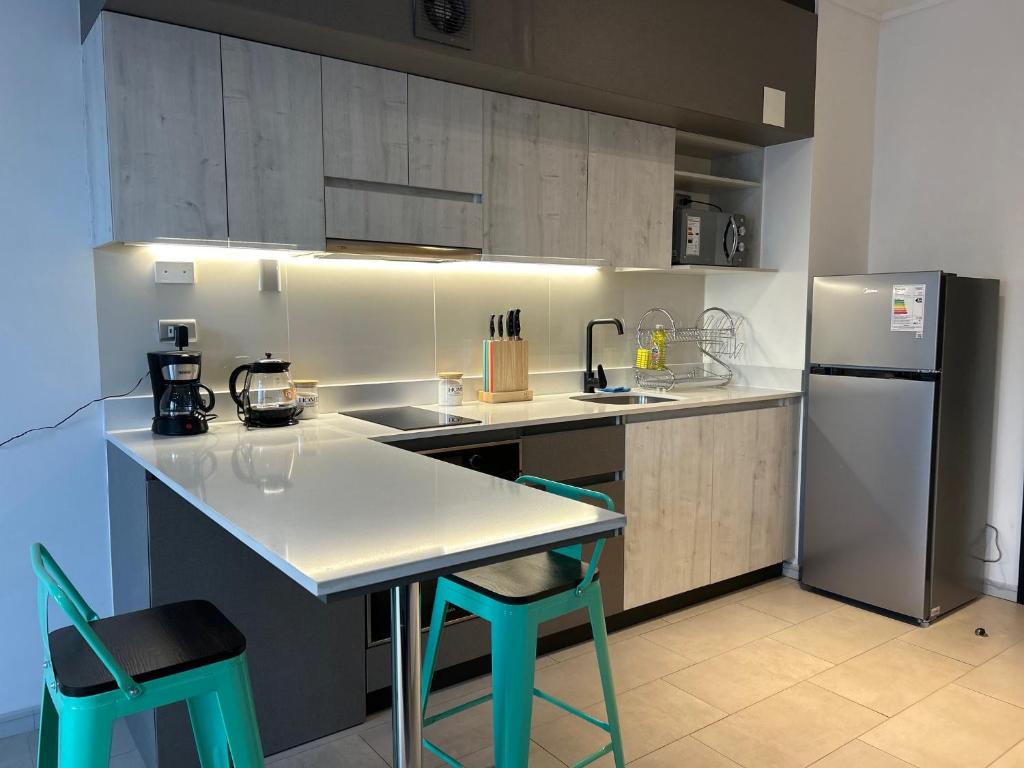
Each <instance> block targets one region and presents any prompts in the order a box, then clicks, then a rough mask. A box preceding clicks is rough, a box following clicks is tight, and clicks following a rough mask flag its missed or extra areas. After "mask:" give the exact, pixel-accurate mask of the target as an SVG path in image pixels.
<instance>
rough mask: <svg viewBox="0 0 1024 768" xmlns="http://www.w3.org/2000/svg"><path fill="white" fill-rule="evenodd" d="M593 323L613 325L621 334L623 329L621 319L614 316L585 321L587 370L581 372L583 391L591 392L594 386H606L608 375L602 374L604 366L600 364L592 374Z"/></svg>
mask: <svg viewBox="0 0 1024 768" xmlns="http://www.w3.org/2000/svg"><path fill="white" fill-rule="evenodd" d="M595 325H614V326H615V330H617V331H618V332H619V336H621V335H622V334H623V333H624V331H623V329H622V321H621V320H619V319H618V318H615V317H606V318H603V319H601V320H591V321H590V322H589V323H587V371H586V373H584V374H583V391H584V392H593V391H594V387H597V388H598V389H604V388H605V387H607V386H608V377H607V376H605V375H604V368H603V367H602V366H601V365H598V366H597V375H596V376H595V375H594V326H595Z"/></svg>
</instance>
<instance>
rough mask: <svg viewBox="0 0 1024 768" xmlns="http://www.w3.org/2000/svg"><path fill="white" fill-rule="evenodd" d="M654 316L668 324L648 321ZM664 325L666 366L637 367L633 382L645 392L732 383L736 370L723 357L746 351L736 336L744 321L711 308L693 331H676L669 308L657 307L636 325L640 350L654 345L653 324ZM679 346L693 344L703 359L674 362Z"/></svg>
mask: <svg viewBox="0 0 1024 768" xmlns="http://www.w3.org/2000/svg"><path fill="white" fill-rule="evenodd" d="M652 315H656V316H664V319H665V320H666V321H667V322H660V323H654V321H650V322H649V320H648V319H649V318H651V316H652ZM655 324H658V325H663V326H664V331H665V349H664V350H663V359H664V361H665V362H664V365H663V367H659V368H640V367H636V366H634V368H633V379H634V381H635V383H636V385H637V386H638V387H640V388H642V389H660V390H668V389H673V388H675V387H678V386H696V385H701V386H719V387H721V386H725V385H726V384H728V383H729V382H730V381H732V377H733V370H732V368H731V367H730V366H729V364H728V363H726V362H725V360H724V359H723V358H726V357H736V355H738V354H739V353H740V351H741V350H742V349H743V344H742V343H741V342H740V341H739V339H738V337H737V333H736V332H737V329H738V328H739V326H740V325H741V324H742V318H736V317H733V316H732V315H731V314H729V313H728V312H726V311H725V310H724V309H722V308H721V307H708V308H707V309H705V310H704V311H703V312H701V313H700V314H699V315H697V321H696V322H695V323H694V324H693V326H692V327H690V328H677V327H676V321H675V319H674V318H673V317H672V315H671V313H669V311H668V310H667V309H662V308H661V307H654V308H653V309H649V310H647V311H646V312H644V314H643V316H642V317H641V318H640V322H639V323H637V326H636V343H637V348H638V349H650V348H651V347H652V346H653V344H654V331H655V328H654V325H655ZM676 344H694V345H695V346H696V347H697V349H698V350H700V353H701V359H700V360H699V361H696V362H691V363H671V362H668V360H669V359H670V358H671V355H670V353H669V350H671V348H672V346H673V345H676Z"/></svg>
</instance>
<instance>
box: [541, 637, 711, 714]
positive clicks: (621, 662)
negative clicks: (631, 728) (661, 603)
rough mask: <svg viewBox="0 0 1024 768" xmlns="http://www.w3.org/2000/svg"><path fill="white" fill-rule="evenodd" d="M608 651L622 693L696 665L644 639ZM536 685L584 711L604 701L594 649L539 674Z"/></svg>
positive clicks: (632, 639) (628, 640)
mask: <svg viewBox="0 0 1024 768" xmlns="http://www.w3.org/2000/svg"><path fill="white" fill-rule="evenodd" d="M608 651H609V654H610V655H611V659H612V679H613V680H614V682H615V690H616V691H619V692H620V693H621V692H623V691H628V690H629V689H631V688H636V687H637V686H639V685H643V684H644V683H649V682H651V681H652V680H657V679H658V678H659V677H664V676H665V675H670V674H672V673H673V672H676V671H678V670H680V669H683V668H684V667H688V666H690V665H691V664H693V662H692V661H691V660H690V659H688V658H686V657H685V656H680V655H679V654H677V653H674V652H672V651H671V650H669V649H668V648H665V647H663V646H661V645H658V644H656V643H652V642H650V641H649V640H647V639H646V637H641V636H636V637H627V638H624V639H622V640H621V641H619V642H617V643H615V644H614V645H610V646H609V649H608ZM535 684H536V686H537V687H538V688H540V689H541V690H542V691H544V692H545V693H550V694H551V695H552V696H555V697H557V698H560V699H562V700H563V701H566V702H568V703H569V704H572V705H573V706H576V707H580V708H581V709H582V708H583V707H586V706H589V705H591V704H596V703H598V702H600V701H603V700H604V691H603V689H602V688H601V677H600V674H599V672H598V667H597V655H596V654H595V653H594V649H593V646H591V647H590V648H588V649H587V650H586V651H584V652H583V653H581V654H580V655H579V656H575V657H574V658H571V659H569V660H568V661H564V662H561V663H559V664H555V665H553V666H551V667H546V668H545V669H541V670H539V671H538V672H537V677H536V681H535Z"/></svg>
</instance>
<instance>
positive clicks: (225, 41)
mask: <svg viewBox="0 0 1024 768" xmlns="http://www.w3.org/2000/svg"><path fill="white" fill-rule="evenodd" d="M221 40H222V46H221V50H222V59H223V70H224V131H225V146H226V150H227V185H228V222H229V232H230V235H231V239H232V240H238V241H245V242H257V243H268V244H277V245H286V246H289V247H293V248H310V249H318V250H322V249H323V248H324V165H323V122H322V112H321V106H320V105H321V101H320V57H319V56H313V55H311V54H308V53H300V52H299V51H290V50H287V49H285V48H277V47H274V46H270V45H262V44H260V43H252V42H249V41H247V40H236V39H234V38H230V37H224V38H221Z"/></svg>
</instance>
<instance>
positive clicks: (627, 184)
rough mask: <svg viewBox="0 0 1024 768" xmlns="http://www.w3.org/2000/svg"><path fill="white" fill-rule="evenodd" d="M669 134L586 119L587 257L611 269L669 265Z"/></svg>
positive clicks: (608, 119) (632, 123)
mask: <svg viewBox="0 0 1024 768" xmlns="http://www.w3.org/2000/svg"><path fill="white" fill-rule="evenodd" d="M675 135H676V132H675V130H674V129H673V128H666V127H665V126H662V125H651V124H650V123H641V122H638V121H636V120H627V119H625V118H621V117H612V116H610V115H601V114H597V113H595V112H591V113H590V153H589V160H588V168H587V177H588V181H587V251H588V254H589V257H590V258H591V259H594V260H595V261H596V262H599V263H604V264H609V265H611V266H615V267H657V268H667V267H669V266H671V263H672V190H673V185H674V180H675Z"/></svg>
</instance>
